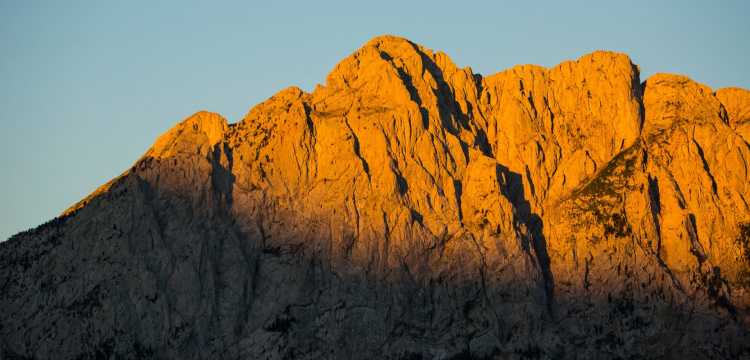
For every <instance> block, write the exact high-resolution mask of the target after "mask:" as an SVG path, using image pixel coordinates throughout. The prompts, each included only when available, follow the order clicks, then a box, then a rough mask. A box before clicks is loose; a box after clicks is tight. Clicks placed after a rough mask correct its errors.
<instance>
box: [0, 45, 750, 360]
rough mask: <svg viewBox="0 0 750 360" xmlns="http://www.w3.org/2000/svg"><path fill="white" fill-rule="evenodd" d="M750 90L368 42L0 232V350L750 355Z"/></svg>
mask: <svg viewBox="0 0 750 360" xmlns="http://www.w3.org/2000/svg"><path fill="white" fill-rule="evenodd" d="M749 99H750V98H749V97H748V92H747V91H746V90H741V89H724V90H720V91H718V92H717V93H713V92H712V90H711V89H709V88H708V87H706V86H703V85H700V84H697V83H695V82H693V81H692V80H690V79H688V78H686V77H682V76H676V75H665V74H660V75H655V76H653V77H651V78H649V79H648V80H647V81H646V82H644V83H641V80H640V78H639V72H638V68H637V66H635V65H634V64H633V63H632V62H631V61H630V59H629V58H628V57H627V56H626V55H623V54H618V53H612V52H604V51H598V52H594V53H592V54H589V55H586V56H583V57H582V58H580V59H578V60H576V61H567V62H564V63H562V64H560V65H558V66H555V67H553V68H550V69H545V68H542V67H538V66H531V65H524V66H517V67H514V68H512V69H509V70H506V71H503V72H500V73H497V74H494V75H491V76H487V77H482V76H481V75H478V74H475V73H473V72H472V70H471V69H470V68H459V67H458V66H456V65H455V64H454V63H453V62H452V61H451V60H450V59H449V58H448V56H446V55H445V54H443V53H440V52H434V51H432V50H429V49H427V48H425V47H422V46H419V45H417V44H414V43H412V42H410V41H408V40H406V39H402V38H399V37H395V36H381V37H377V38H375V39H373V40H371V41H369V42H368V43H366V44H365V45H364V46H363V47H362V48H361V49H359V50H357V51H356V52H354V53H353V54H352V55H351V56H349V57H347V58H346V59H344V60H343V61H342V62H340V63H339V64H338V65H336V67H335V68H334V69H333V71H332V72H331V73H330V74H329V75H328V77H327V79H326V82H325V84H324V85H321V86H319V87H317V88H316V89H315V90H314V91H313V92H312V93H306V92H304V91H302V90H300V89H298V88H294V87H292V88H288V89H285V90H283V91H281V92H279V93H278V94H276V95H274V96H273V97H271V98H269V99H268V100H266V101H264V102H263V103H261V104H258V105H257V106H255V107H253V108H252V109H250V111H249V112H248V113H247V115H246V116H245V117H244V118H243V119H242V120H241V121H239V122H237V123H234V124H228V123H227V121H226V120H224V119H223V118H222V117H221V116H220V115H218V114H213V113H208V112H199V113H196V114H195V115H193V116H191V117H189V118H187V119H185V120H184V121H182V122H180V123H179V124H178V125H176V126H175V127H174V128H173V129H171V130H169V131H168V132H167V133H165V134H164V135H162V136H161V137H160V138H159V139H158V140H157V141H156V142H155V144H154V145H153V146H152V147H151V148H150V149H149V150H148V151H147V152H146V153H145V154H144V156H143V157H141V158H140V159H139V160H138V161H137V162H136V163H135V164H134V165H133V166H132V167H131V168H130V169H128V170H127V171H125V172H124V173H123V174H122V175H121V176H119V177H117V178H115V179H113V180H112V181H110V182H109V183H107V184H105V185H103V186H102V187H101V188H100V189H98V190H97V191H96V192H94V193H93V194H92V195H90V196H89V197H87V198H86V199H84V200H82V201H81V202H79V203H77V204H76V205H74V206H72V207H71V208H70V209H68V210H66V211H65V212H64V213H63V214H62V215H61V216H60V217H58V218H57V219H54V220H52V221H51V222H49V223H47V224H44V225H42V226H40V227H38V228H36V229H33V230H29V231H27V232H24V233H21V234H18V235H16V236H14V237H13V238H11V239H10V240H9V241H7V242H4V243H2V244H0V287H1V289H2V292H0V294H1V295H0V308H2V311H0V340H1V341H0V350H1V351H0V354H2V355H1V356H2V357H3V358H5V357H8V358H41V359H46V358H57V359H67V358H79V357H82V358H87V357H117V358H143V357H146V358H251V359H254V358H266V359H282V358H301V359H318V358H347V359H348V358H392V359H402V358H462V357H467V358H614V357H621V358H625V357H634V358H641V357H670V356H671V357H685V358H738V357H741V356H750V352H749V350H748V347H747V345H746V344H747V343H748V342H750V334H749V332H748V327H749V326H750V293H749V292H748V291H749V290H750V245H749V244H750V208H749V207H748V203H747V199H748V197H749V196H750V193H749V192H750V185H748V184H750V179H749V177H750V175H749V174H748V165H747V161H748V159H750V145H748V143H747V139H748V137H747V133H746V132H745V129H746V128H747V125H748V124H750V120H749V118H748V116H747V114H750V101H749ZM743 136H744V138H743Z"/></svg>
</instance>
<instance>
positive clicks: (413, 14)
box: [0, 0, 750, 241]
mask: <svg viewBox="0 0 750 360" xmlns="http://www.w3.org/2000/svg"><path fill="white" fill-rule="evenodd" d="M657 2H658V3H659V4H657V5H653V4H650V3H657ZM527 3H530V2H526V1H521V0H516V1H514V2H501V1H487V2H485V3H476V2H472V1H446V2H441V1H424V2H417V1H407V0H400V1H367V2H362V4H355V2H354V1H346V2H338V3H334V2H326V1H304V2H303V1H300V2H298V3H285V2H282V1H274V0H266V1H262V2H255V1H236V2H222V1H202V2H192V1H162V2H156V1H89V2H80V1H24V0H16V1H8V0H0V122H1V127H0V144H1V145H0V146H2V148H1V149H0V154H1V155H0V156H1V157H0V169H2V170H1V172H0V174H1V175H0V241H1V240H3V239H6V238H7V237H9V236H10V235H12V234H14V233H16V232H18V231H21V230H25V229H27V228H30V227H33V226H36V225H39V224H41V223H42V222H44V221H46V220H49V219H51V218H53V217H54V216H56V215H57V214H59V213H60V212H61V211H62V210H64V209H65V208H66V207H67V206H69V205H71V204H72V203H74V202H76V201H77V200H78V199H81V198H82V197H84V196H85V195H87V194H88V193H90V192H91V191H93V190H94V189H95V188H96V187H97V186H98V185H100V184H102V183H104V182H106V181H107V180H109V179H111V178H112V177H114V176H116V175H118V174H120V173H121V172H122V171H123V170H125V169H126V168H128V167H129V166H130V165H131V164H132V163H133V161H135V160H136V158H138V157H139V156H140V155H141V154H142V153H143V152H144V151H145V150H146V149H147V148H148V147H149V146H150V145H151V143H152V142H153V141H154V140H155V139H156V137H157V136H158V135H159V134H161V133H162V132H164V131H166V130H167V129H169V128H170V127H171V126H172V125H174V124H175V123H176V122H178V121H180V120H181V119H183V118H184V117H186V116H188V115H190V114H192V113H193V112H195V111H197V110H201V109H206V110H211V111H216V112H219V113H221V114H223V115H224V116H225V117H227V118H228V119H229V121H230V122H234V121H237V120H238V119H240V118H241V116H242V115H244V114H245V112H246V111H247V110H248V109H249V108H250V107H251V106H252V105H254V104H256V103H258V102H260V101H262V100H264V99H265V98H267V97H269V96H271V95H273V94H274V93H275V92H277V91H279V90H281V89H283V88H285V87H287V86H291V85H297V86H300V87H301V88H303V89H305V90H311V89H313V88H314V86H315V84H316V83H320V82H323V81H324V79H325V76H326V74H327V73H328V72H329V71H330V69H332V67H333V66H334V65H335V64H336V63H337V62H338V61H339V60H341V59H343V58H344V57H345V56H347V55H348V54H350V53H351V52H352V51H354V50H355V49H357V48H358V47H359V46H360V45H361V44H363V43H365V42H366V41H367V40H368V39H370V38H372V37H373V36H376V35H379V34H385V33H391V34H396V35H400V36H404V37H407V38H409V39H411V40H412V41H415V42H417V43H420V44H422V45H425V46H427V47H429V48H433V49H439V50H443V51H445V52H446V53H447V54H448V55H450V56H451V57H452V58H453V60H454V61H455V62H456V63H457V64H459V65H460V66H471V67H472V68H473V69H474V71H475V72H479V73H481V74H485V75H486V74H491V73H494V72H497V71H499V70H502V69H504V68H507V67H510V66H512V65H515V64H522V63H535V64H540V65H544V66H552V65H555V64H557V63H559V62H561V61H563V60H566V59H574V58H577V57H578V56H580V55H583V54H585V53H587V52H590V51H592V50H596V49H609V50H616V51H622V52H626V53H628V54H630V56H631V58H632V59H633V61H634V62H635V63H637V64H639V65H640V66H641V69H642V71H643V77H644V79H645V78H646V77H647V76H648V75H650V74H653V73H655V72H675V73H683V74H686V75H689V76H690V77H692V78H693V79H695V80H697V81H699V82H702V83H705V84H707V85H709V86H711V87H713V88H715V89H716V88H720V87H725V86H740V87H744V88H750V68H749V67H748V64H750V61H748V57H749V56H750V40H748V39H749V38H750V21H749V20H748V19H750V6H749V5H747V4H748V2H747V1H716V2H711V1H705V0H702V1H674V2H667V1H643V2H640V1H618V2H609V1H588V2H585V3H580V2H573V1H550V2H548V3H542V2H538V1H537V2H533V3H530V4H527ZM610 3H611V4H610Z"/></svg>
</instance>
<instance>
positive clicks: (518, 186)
mask: <svg viewBox="0 0 750 360" xmlns="http://www.w3.org/2000/svg"><path fill="white" fill-rule="evenodd" d="M496 171H497V177H498V179H499V180H502V179H505V182H504V183H502V182H501V185H503V186H502V189H503V195H504V196H505V197H506V198H507V199H508V200H509V201H510V203H511V204H513V207H514V208H515V213H514V222H515V223H516V226H519V225H524V227H525V228H526V229H527V231H528V236H529V239H528V243H527V244H525V245H524V247H525V248H527V249H528V247H529V245H531V247H533V249H534V253H535V254H536V259H537V262H538V265H539V269H540V270H541V273H542V279H543V280H544V284H542V286H543V287H544V292H545V294H546V296H547V310H548V311H549V312H550V314H552V309H553V304H554V292H555V279H554V275H553V274H552V269H551V267H550V258H549V253H548V251H547V240H546V239H545V237H544V222H543V221H542V218H541V217H540V216H539V215H538V214H535V213H534V212H533V211H532V210H531V204H530V203H529V201H528V200H527V199H526V195H525V193H524V185H523V177H522V176H521V174H518V173H515V172H512V171H510V169H508V168H507V167H505V166H503V165H500V164H498V165H497V168H496Z"/></svg>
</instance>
